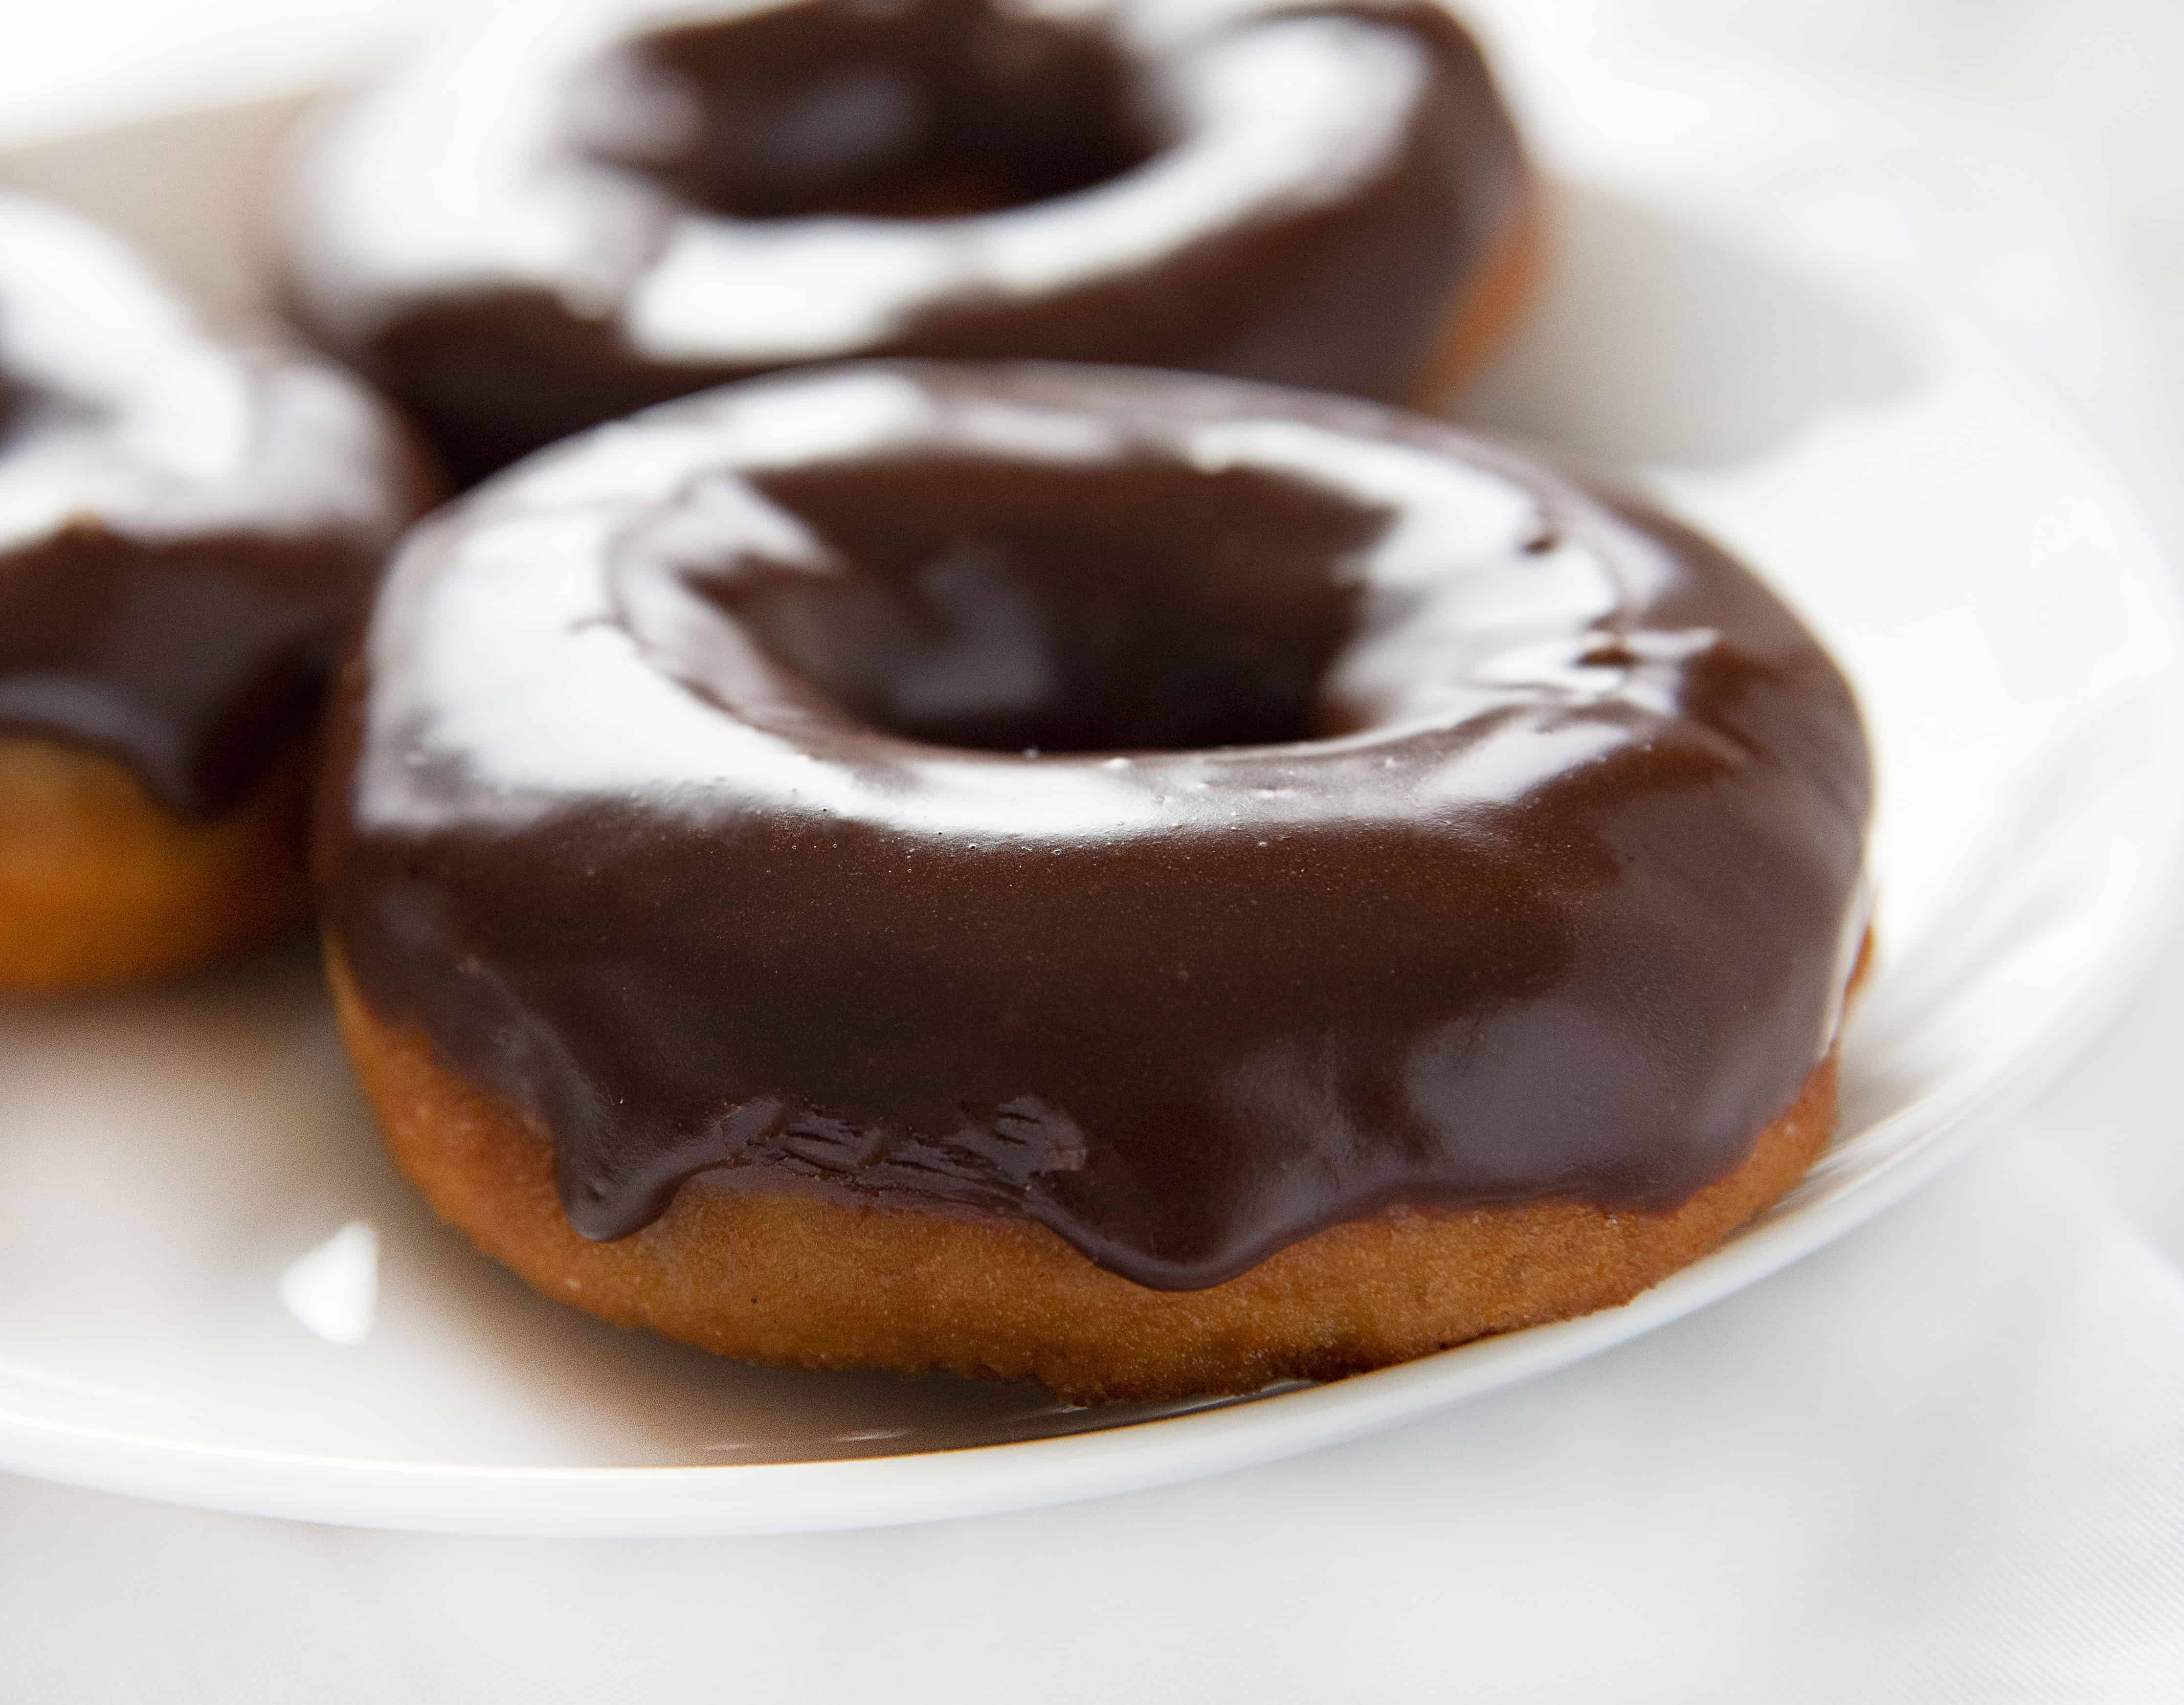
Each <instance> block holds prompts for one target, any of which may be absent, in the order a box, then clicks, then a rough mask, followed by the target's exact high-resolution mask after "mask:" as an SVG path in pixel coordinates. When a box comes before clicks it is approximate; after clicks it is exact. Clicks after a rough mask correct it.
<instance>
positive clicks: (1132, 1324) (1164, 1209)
mask: <svg viewBox="0 0 2184 1705" xmlns="http://www.w3.org/2000/svg"><path fill="white" fill-rule="evenodd" d="M1868 807H1869V774H1868V761H1867V757H1866V751H1865V745H1864V737H1863V733H1862V730H1861V728H1860V725H1859V721H1858V713H1857V710H1856V708H1855V705H1854V704H1853V700H1852V698H1851V695H1850V693H1849V691H1848V689H1847V687H1846V686H1845V684H1844V683H1843V681H1842V679H1841V676H1840V675H1839V674H1838V673H1837V671H1836V670H1835V668H1834V666H1832V665H1831V664H1830V662H1829V660H1827V658H1826V657H1825V655H1824V654H1823V653H1822V652H1821V651H1820V649H1819V647H1818V646H1817V644H1815V643H1814V640H1813V639H1812V638H1811V637H1810V636H1809V635H1808V633H1807V632H1805V630H1804V629H1803V628H1802V627H1801V626H1800V625H1799V624H1798V623H1797V620H1796V619H1795V618H1794V617H1793V616H1791V614H1790V613H1789V612H1788V611H1787V610H1786V609H1785V608H1784V607H1783V606H1782V605H1780V603H1779V602H1778V601H1777V600H1776V599H1775V598H1774V597H1773V596H1772V594H1770V593H1769V592H1768V591H1767V590H1766V589H1765V588H1763V586H1762V585H1761V584H1760V583H1759V582H1758V581H1756V580H1755V579H1753V578H1752V577H1751V576H1750V575H1749V574H1748V573H1747V572H1746V571H1744V570H1743V569H1741V567H1739V566H1737V565H1736V564H1735V563H1734V562H1733V561H1731V560H1730V559H1729V558H1727V557H1726V556H1725V555H1724V554H1722V553H1721V552H1720V551H1719V549H1716V548H1714V547H1713V546H1712V545H1710V544H1709V543H1707V542H1706V541H1704V540H1703V539H1702V538H1698V537H1697V535H1695V534H1693V533H1691V532H1690V531H1688V530H1687V529H1685V528H1683V527H1680V526H1679V525H1677V524H1676V523H1674V522H1673V521H1669V520H1668V519H1666V518H1664V517H1663V516H1661V515H1658V514H1656V513H1654V512H1652V511H1651V510H1647V509H1646V508H1644V507H1643V506H1641V505H1640V504H1636V503H1635V502H1634V501H1632V500H1630V499H1626V498H1623V497H1620V496H1617V495H1613V494H1610V493H1603V492H1602V491H1598V490H1596V489H1593V488H1590V487H1588V486H1586V485H1585V484H1583V483H1580V482H1577V481H1574V480H1573V479H1572V478H1570V477H1569V476H1566V475H1563V474H1561V473H1557V472H1555V471H1550V470H1547V469H1546V468H1544V467H1541V466H1539V465H1535V464H1533V463H1531V462H1529V461H1528V460H1524V458H1522V457H1520V456H1518V455H1517V454H1514V453H1513V452H1512V451H1510V450H1508V449H1504V448H1502V447H1499V446H1496V445H1494V444H1492V443H1487V442H1485V441H1483V440H1480V439H1479V438H1476V437H1472V436H1469V435H1467V434H1465V433H1463V432H1458V431H1457V430H1456V429H1454V428H1451V427H1450V426H1446V425H1443V424H1441V423H1440V422H1437V421H1429V420H1426V419H1424V418H1421V417H1418V416H1413V415H1405V414H1402V413H1400V412H1397V411H1396V410H1389V409H1385V408H1381V407H1379V406H1376V405H1373V404H1362V403H1354V402H1347V401H1344V400H1341V399H1338V398H1328V397H1323V396H1314V395H1309V394H1306V393H1294V392H1285V391H1279V390H1274V389H1270V388H1267V387H1256V386H1251V385H1245V384H1240V383H1235V382H1225V381H1220V380H1212V379H1202V378H1192V377H1188V376H1181V375H1173V374H1160V373H1155V372H1148V371H1119V370H1100V369H1089V368H1069V367H1063V366H1055V365H1038V364H1026V365H1010V366H999V367H983V368H982V367H972V366H951V365H945V364H920V363H906V364H867V365H852V366H848V367H842V368H836V369H829V370H813V371H810V372H807V373H804V374H799V375H794V376H782V377H778V378H773V379H766V380H758V381H753V382H747V383H744V384H743V385H739V386H734V387H727V388H726V389H723V390H721V391H718V392H715V393H709V394H707V395H705V396H703V397H699V398H692V399H689V400H688V401H686V402H682V403H678V404H670V405H667V406H666V407H664V408H661V409H658V410H653V411H652V412H651V413H649V415H643V416H640V417H638V419H637V420H636V421H632V422H630V423H627V424H624V425H621V426H612V427H608V428H604V429H602V430H601V431H599V432H595V433H593V434H589V435H588V436H586V437H583V438H581V439H578V440H576V441H573V442H571V443H569V444H567V445H564V446H561V447H560V448H558V449H555V450H554V451H551V452H549V453H548V454H544V455H542V456H539V457H537V458H534V459H533V460H531V461H529V462H527V463H526V464H525V465H523V466H521V467H520V468H517V469H515V470H512V471H510V472H509V473H508V474H506V475H504V476H502V477H501V478H499V479H498V480H496V481H493V482H490V483H488V484H487V485H486V486H484V487H482V488H480V489H479V490H478V491H477V492H476V493H473V494H472V495H471V497H470V498H469V499H466V500H465V501H464V502H463V503H461V504H458V505H456V506H454V508H452V509H451V510H448V511H445V512H443V514H442V515H439V516H437V517H435V518H434V519H433V520H432V521H429V522H428V523H426V525H425V526H423V527H421V528H419V529H418V530H416V531H415V532H414V533H413V534H412V535H411V537H410V538H409V541H408V542H407V543H406V544H405V546H404V549H403V550H402V552H401V553H400V554H399V556H398V560H397V561H396V564H395V566H394V567H393V571H391V574H390V576H389V578H388V580H387V582H386V584H385V587H384V588H383V590H382V595H381V598H380V599H379V602H378V605H377V606H376V610H375V613H374V616H373V618H372V621H371V622H370V627H369V629H368V631H367V632H366V633H365V635H364V637H363V638H362V640H361V643H360V645H359V651H358V653H357V655H355V656H354V659H353V660H351V662H350V664H349V665H348V667H347V669H346V671H345V673H344V677H343V686H342V688H341V690H340V693H339V694H338V695H337V710H336V713H335V719H334V725H333V734H332V742H331V749H330V755H329V762H328V766H327V768H326V776H325V784H324V792H323V794H322V797H321V800H320V840H319V854H318V855H319V861H320V862H319V878H320V891H321V899H322V905H323V912H324V916H325V919H326V927H327V933H328V944H329V950H330V959H331V964H332V968H333V973H334V979H335V983H336V986H337V991H338V992H339V995H340V998H341V1004H342V1011H343V1027H344V1031H345V1034H346V1035H347V1037H348V1045H349V1047H350V1050H351V1052H352V1055H353V1056H354V1060H355V1061H356V1063H357V1066H358V1068H359V1075H360V1077H361V1078H362V1080H363V1082H364V1084H365V1089H366V1091H367V1094H368V1095H369V1096H370V1099H371V1100H372V1102H373V1105H374V1106H375V1107H376V1110H377V1112H378V1114H379V1116H380V1118H381V1121H382V1124H383V1126H384V1127H385V1128H386V1130H387V1134H388V1136H389V1139H390V1141H391V1143H392V1145H393V1151H394V1153H395V1156H396V1158H397V1160H398V1162H399V1163H400V1164H401V1165H402V1167H404V1170H405V1171H407V1172H408V1173H409V1175H410V1176H411V1177H412V1178H414V1179H415V1181H416V1182H417V1183H418V1184H419V1185H420V1186H421V1188H422V1189H423V1190H425V1192H426V1195H427V1196H428V1197H429V1198H430V1199H431V1200H432V1203H433V1204H434V1206H436V1207H437V1209H438V1210H439V1212H441V1213H442V1214H443V1216H444V1217H447V1218H448V1219H449V1220H450V1221H452V1222H453V1223H455V1224H456V1225H458V1226H460V1227H461V1228H462V1229H464V1230H465V1231H466V1232H468V1233H469V1234H471V1236H472V1237H473V1238H474V1239H475V1240H476V1241H477V1242H478V1243H479V1244H480V1245H481V1246H482V1247H483V1248H485V1249H486V1250H487V1251H489V1252H491V1253H493V1254H494V1255H496V1256H499V1257H500V1258H501V1259H503V1260H504V1261H506V1262H508V1263H509V1264H510V1265H511V1266H513V1267H514V1268H516V1269H517V1270H518V1271H519V1272H521V1273H523V1274H524V1275H525V1276H526V1278H527V1279H530V1280H531V1281H532V1283H533V1284H536V1285H537V1286H538V1288H539V1289H541V1290H543V1291H544V1292H546V1293H547V1294H548V1295H553V1296H558V1297H560V1298H561V1299H563V1300H565V1301H570V1302H572V1303H574V1304H576V1305H577V1306H578V1307H584V1308H588V1309H590V1310H592V1311H593V1312H596V1313H599V1314H601V1315H604V1317H606V1318H610V1319H613V1320H616V1321H620V1322H623V1323H645V1324H649V1325H651V1326H654V1327H655V1328H657V1329H660V1330H661V1331H664V1332H666V1333H668V1334H671V1335H673V1336H676V1337H679V1338H683V1339H687V1340H690V1341H692V1342H695V1343H699V1344H703V1345H705V1346H708V1347H710V1348H713V1349H716V1350H719V1351H726V1352H728V1353H732V1354H735V1355H739V1356H745V1357H754V1358H758V1359H764V1360H772V1361H783V1362H800V1363H805V1364H807V1365H812V1366H822V1367H840V1366H859V1367H886V1368H901V1369H905V1370H917V1369H923V1368H952V1369H955V1370H956V1371H959V1372H962V1373H973V1374H990V1375H998V1376H1001V1377H1022V1376H1026V1375H1028V1376H1030V1377H1033V1378H1036V1379H1039V1380H1041V1381H1043V1382H1044V1383H1045V1384H1046V1385H1049V1386H1050V1387H1051V1388H1053V1389H1054V1390H1057V1391H1060V1392H1063V1393H1066V1394H1068V1395H1070V1396H1076V1397H1080V1398H1086V1399H1092V1398H1117V1397H1156V1396H1157V1397H1170V1396H1184V1395H1191V1394H1196V1393H1210V1392H1223V1391H1238V1390H1253V1389H1256V1388H1258V1387H1260V1386H1262V1385H1266V1384H1268V1382H1270V1381H1273V1380H1278V1379H1286V1378H1292V1377H1314V1378H1317V1377H1326V1376H1329V1375H1332V1374H1337V1373H1348V1372H1353V1371H1357V1370H1359V1369H1362V1368H1371V1367H1376V1366H1380V1365H1385V1363H1388V1362H1394V1361H1398V1360H1401V1359H1403V1358H1405V1357H1410V1356H1414V1355H1418V1354H1420V1353H1423V1352H1424V1351H1429V1350H1431V1349H1434V1348H1436V1347H1440V1346H1445V1345H1448V1344H1451V1343H1456V1342H1460V1341H1462V1340H1465V1339H1468V1338H1470V1337H1474V1336H1476V1335H1478V1334H1481V1333H1485V1332H1491V1331H1498V1330H1503V1329H1508V1328H1511V1327H1514V1326H1518V1325H1524V1324H1527V1323H1535V1322H1538V1321H1541V1320H1546V1319H1552V1318H1563V1317H1565V1316H1568V1315H1572V1314H1575V1313H1580V1312H1585V1311H1586V1310H1588V1309H1591V1308H1596V1307H1602V1306H1605V1305H1607V1304H1611V1303H1614V1302H1618V1301H1623V1300H1625V1299H1627V1298H1628V1297H1630V1295H1635V1293H1636V1292H1637V1291H1639V1290H1642V1289H1643V1288H1644V1287H1646V1285H1648V1284H1652V1283H1653V1282H1655V1281H1656V1280H1658V1279H1660V1278H1661V1277H1662V1276H1663V1275H1664V1274H1665V1273H1669V1272H1670V1271H1672V1270H1674V1268H1676V1267H1678V1266H1680V1265H1682V1264H1683V1263H1685V1262H1688V1261H1689V1260H1691V1259H1692V1258H1693V1257H1694V1256H1697V1255H1698V1254H1699V1253H1701V1252H1702V1251H1704V1250H1706V1249H1707V1248H1709V1247H1711V1246H1712V1245H1713V1244H1714V1243H1716V1242H1718V1241H1719V1240H1720V1239H1721V1238H1722V1237H1724V1235H1726V1234H1728V1233H1729V1232H1730V1231H1731V1230H1733V1229H1735V1228H1736V1226H1738V1225H1740V1224H1741V1223H1744V1222H1745V1221H1746V1220H1747V1219H1748V1218H1750V1217H1752V1215H1753V1214H1755V1213H1757V1212H1759V1211H1761V1210H1762V1209H1763V1208H1764V1207H1765V1206H1768V1205H1769V1203H1770V1202H1772V1201H1775V1199H1776V1198H1777V1197H1779V1196H1780V1195H1781V1193H1782V1192H1783V1191H1784V1190H1787V1189H1788V1188H1789V1187H1790V1186H1791V1184H1793V1183H1794V1182H1795V1181H1796V1179H1797V1177H1798V1176H1799V1175H1800V1174H1801V1173H1802V1172H1803V1170H1804V1169H1805V1167H1807V1166H1808V1164H1809V1162H1811V1160H1812V1158H1813V1156H1814V1155H1815V1154H1817V1153H1818V1152H1819V1149H1820V1147H1821V1146H1822V1145H1824V1144H1825V1140H1826V1139H1827V1136H1828V1134H1829V1132H1830V1129H1831V1128H1832V1125H1833V1120H1834V1090H1833V1066H1832V1060H1833V1054H1832V1050H1833V1046H1834V1040H1835V1035H1836V1028H1837V1025H1838V1022H1839V1019H1840V1015H1841V1006H1842V1000H1843V995H1844V991H1845V987H1846V984H1847V981H1848V979H1849V977H1850V975H1851V972H1852V967H1853V962H1854V960H1855V956H1856V955H1857V953H1858V949H1859V945H1860V943H1861V941H1862V939H1863V936H1864V880H1863V867H1864V826H1865V821H1866V816H1867V812H1868Z"/></svg>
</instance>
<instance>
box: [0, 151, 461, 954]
mask: <svg viewBox="0 0 2184 1705" xmlns="http://www.w3.org/2000/svg"><path fill="white" fill-rule="evenodd" d="M420 454H421V453H420V452H419V451H417V450H416V449H415V448H414V447H413V446H412V445H411V443H409V440H408V439H407V437H405V436H404V433H403V432H402V430H401V429H400V428H399V427H398V426H397V425H396V424H395V423H394V421H393V419H392V418H391V417H390V416H389V415H387V412H386V411H385V410H384V409H383V408H382V406H381V405H380V404H377V403H376V402H374V401H373V400H371V399H370V398H369V397H367V396H366V395H365V393H364V392H363V391H362V390H361V389H360V388H359V387H358V386H357V385H356V384H355V383H354V382H353V381H351V380H349V379H348V378H347V377H346V376H343V375H341V374H339V373H337V372H336V371H333V370H332V369H331V367H330V366H328V365H326V364H325V363H324V362H322V361H320V360H319V359H316V358H315V357H307V356H304V354H300V353H298V352H297V351H294V350H292V349H290V348H287V347H286V345H285V343H283V342H282V341H281V340H280V339H278V338H276V337H272V336H271V335H270V334H267V333H262V332H235V333H232V334H230V333H223V332H214V331H213V330H211V329H209V328H208V327H207V326H205V325H203V324H202V323H201V322H200V320H199V319H198V316H197V315H196V314H195V313H194V312H193V311H192V309H190V308H189V307H188V306H187V304H184V303H183V302H182V301H181V299H180V298H178V297H177V296H176V295H175V293H173V292H172V291H171V290H170V288H169V287H167V286H166V285H165V284H164V283H163V282H162V281H159V279H158V278H156V277H154V276H153V275H152V274H151V273H150V272H149V271H148V270H146V268H145V267H144V265H142V263H141V262H140V261H139V260H138V259H136V257H135V256H134V255H132V254H131V253H130V252H129V251H128V250H127V249H126V248H124V247H123V246H122V245H121V244H120V242H117V241H116V240H114V238H112V237H109V236H108V235H106V234H105V233H104V232H103V231H99V230H98V229H97V228H96V227H94V226H91V225H88V224H86V223H85V222H84V221H82V220H80V219H78V218H77V217H75V215H71V214H67V213H64V212H63V211H61V210H60V209H57V208H54V207H51V206H47V205H45V204H43V203H38V202H36V201H34V200H31V199H30V198H25V197H22V196H19V195H14V194H5V193H0V995H48V994H58V993H65V992H70V991H73V990H79V989H93V988H103V987H111V986H114V985H118V984H123V983H137V982H142V981H145V980H147V979H150V978H159V977H164V976H167V975H169V974H171V973H174V972H181V971H183V970H187V969H189V968H191V967H195V966H198V965H202V964H204V963H207V962H209V961H212V960H214V959H216V958H219V957H221V956H225V955H227V954H229V953H232V952H236V951H238V950H242V949H243V948H245V947H248V946H249V945H252V944H255V943H256V942H258V941H260V940H262V939H265V938H266V937H268V936H270V935H271V934H273V933H276V932H277V931H278V930H280V929H281V928H285V927H287V926H288V925H290V924H292V923H294V922H297V921H298V919H299V918H301V917H303V916H304V914H305V913H306V912H307V911H308V899H309V896H308V888H307V883H306V868H307V861H306V857H305V827H306V823H307V820H308V816H309V783H308V779H307V773H306V772H307V768H308V764H307V758H308V752H307V749H306V748H307V743H308V739H309V734H310V732H311V729H312V726H313V724H314V722H315V717H316V714H317V705H318V700H319V698H320V694H321V690H322V688H323V686H324V682H325V677H326V674H327V672H328V671H329V669H330V668H331V662H332V657H333V653H334V651H335V649H336V638H337V627H339V625H340V624H341V623H342V622H343V621H344V620H345V619H346V618H347V616H348V614H349V612H350V607H351V605H352V604H353V603H354V602H355V601H356V600H357V599H358V595H359V593H360V592H361V591H362V590H363V588H364V587H365V583H366V582H367V581H368V579H369V578H370V576H371V575H372V573H373V572H374V571H376V567H377V566H378V564H379V562H380V561H381V560H382V558H383V557H384V555H385V554H386V551H387V548H388V547H389V546H390V545H391V544H392V543H393V539H394V538H395V536H396V534H397V533H398V532H399V531H400V530H401V528H402V527H403V526H404V524H405V523H406V522H407V521H409V520H410V519H411V518H412V517H413V516H415V515H416V514H418V513H419V512H420V511H421V510H422V509H423V507H424V506H425V504H426V501H427V499H428V498H429V496H430V494H431V489H430V481H429V477H428V476H427V474H426V469H425V465H424V464H423V462H422V461H421V459H420Z"/></svg>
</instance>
